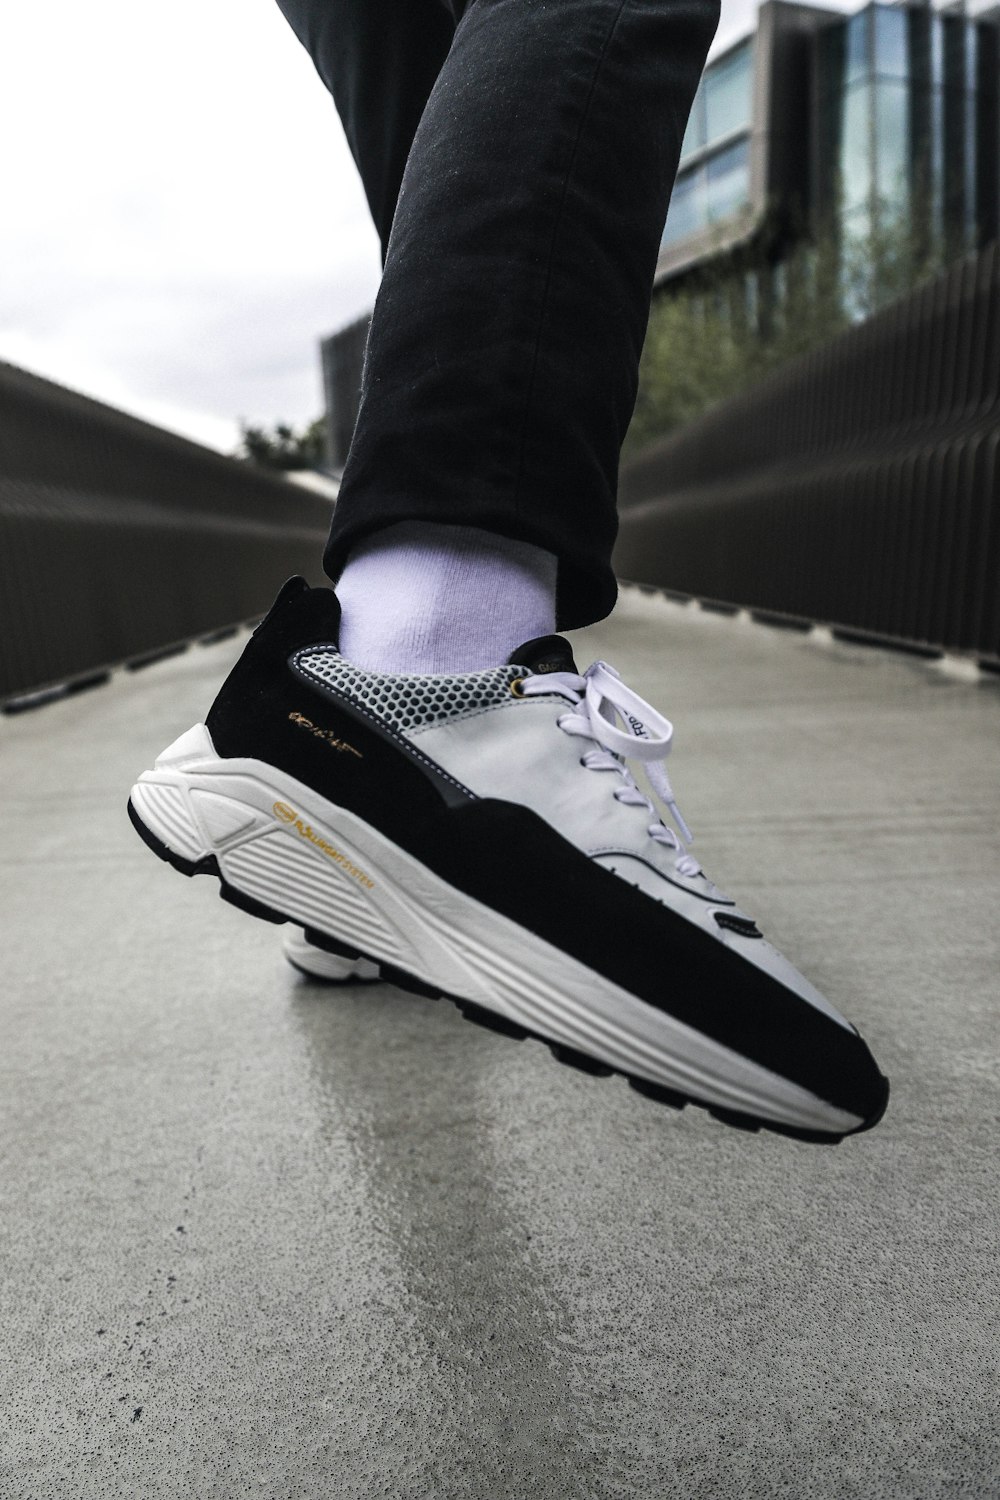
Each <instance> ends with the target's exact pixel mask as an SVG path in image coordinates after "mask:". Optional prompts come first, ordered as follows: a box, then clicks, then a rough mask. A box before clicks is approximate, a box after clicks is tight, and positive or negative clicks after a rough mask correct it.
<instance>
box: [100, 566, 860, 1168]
mask: <svg viewBox="0 0 1000 1500" xmlns="http://www.w3.org/2000/svg"><path fill="white" fill-rule="evenodd" d="M338 625H339V606H338V604H337V601H336V597H335V595H334V594H333V592H332V591H331V590H330V589H322V588H321V589H310V588H309V587H308V585H307V584H306V583H305V582H304V581H303V580H302V579H292V580H291V581H290V582H289V583H287V584H286V585H285V586H284V588H283V589H282V590H281V592H280V594H279V595H278V598H277V600H276V601H275V603H274V605H273V607H272V609H271V611H270V613H269V614H268V616H267V618H266V619H265V620H264V621H263V622H262V624H261V625H260V626H258V628H257V630H256V631H255V633H254V635H253V638H252V639H251V640H250V642H249V643H248V645H247V647H246V650H245V651H244V653H243V656H242V657H241V659H240V660H239V662H238V663H237V664H236V666H235V668H234V669H233V671H232V673H231V674H230V676H229V678H228V679H227V681H226V682H225V683H224V684H223V687H222V689H221V691H220V693H219V695H218V697H217V698H216V700H215V703H214V704H213V705H212V708H211V710H210V711H209V714H208V717H207V719H206V722H205V723H204V724H196V725H195V726H194V728H192V729H189V730H188V731H187V732H186V733H185V734H182V735H181V737H180V738H179V739H178V740H176V741H175V742H174V743H173V744H172V745H170V746H169V747H168V748H167V749H166V750H164V752H163V754H162V755H160V756H159V758H158V759H157V761H156V765H155V767H154V769H153V770H151V771H146V772H144V773H143V774H142V775H141V776H140V778H139V780H138V782H137V783H136V785H135V786H134V787H133V789H132V796H131V799H130V803H129V812H130V816H131V818H132V821H133V823H134V824H135V827H136V829H137V830H138V832H139V833H140V834H141V836H142V837H143V838H144V839H145V841H146V842H147V843H148V844H149V845H150V847H151V848H152V849H153V850H154V851H155V852H156V853H158V854H159V855H161V856H162V857H163V858H164V859H166V860H168V861H169V862H170V863H171V864H172V865H174V866H175V867H176V868H178V869H180V870H182V871H183V872H184V873H185V874H188V875H193V874H199V873H211V874H214V875H217V876H218V877H219V878H220V881H221V894H222V895H223V896H224V897H225V898H226V899H227V900H230V901H232V902H234V903H235V904H236V905H237V906H240V907H243V908H244V909H245V910H247V911H250V912H252V913H253V914H254V915H256V916H261V917H266V918H269V919H270V920H272V921H278V922H282V921H291V922H293V923H295V924H297V925H298V926H301V927H302V928H304V929H305V932H306V936H307V937H308V939H309V940H310V941H311V942H312V944H313V945H314V946H318V947H320V948H324V949H326V950H327V951H329V952H331V953H333V954H334V955H336V956H337V957H339V958H342V959H350V960H353V959H357V958H359V957H363V958H365V959H367V960H369V961H370V962H372V963H377V964H378V965H379V967H380V969H381V972H382V975H383V977H384V978H386V979H389V980H392V981H394V982H396V983H398V984H401V985H402V986H403V987H404V988H410V989H414V990H416V991H417V992H418V993H421V994H431V995H446V996H448V997H450V998H452V999H454V1000H455V1001H456V1002H457V1003H458V1005H459V1006H460V1008H461V1009H462V1010H463V1011H464V1012H465V1014H467V1015H469V1016H470V1017H471V1018H472V1019H476V1020H481V1021H484V1022H485V1023H486V1024H489V1025H492V1026H494V1027H496V1028H497V1029H499V1030H502V1031H507V1032H510V1033H512V1034H514V1035H515V1036H521V1037H523V1036H526V1035H533V1036H537V1037H540V1038H542V1039H544V1040H545V1041H547V1042H548V1043H549V1044H550V1045H551V1046H552V1050H553V1052H554V1053H555V1054H556V1056H557V1057H558V1058H559V1059H560V1060H562V1061H566V1062H571V1063H575V1064H576V1065H578V1066H581V1067H583V1068H585V1069H586V1070H587V1071H590V1072H594V1073H608V1072H620V1073H623V1074H625V1075H626V1076H627V1077H628V1079H629V1080H630V1082H631V1083H632V1084H633V1085H634V1086H635V1087H636V1088H637V1089H638V1090H639V1091H640V1092H642V1093H644V1094H648V1095H651V1096H653V1097H654V1098H659V1099H662V1100H664V1101H665V1102H667V1103H670V1104H675V1105H680V1104H683V1103H686V1102H687V1101H689V1100H693V1101H696V1102H697V1103H699V1104H702V1105H705V1106H707V1107H708V1108H709V1109H710V1110H711V1112H712V1113H713V1114H715V1115H716V1116H718V1117H719V1118H721V1119H723V1120H726V1121H727V1122H730V1123H733V1124H737V1125H743V1126H749V1127H750V1128H757V1127H758V1126H760V1125H766V1126H768V1127H770V1128H772V1129H776V1130H779V1131H784V1132H786V1133H791V1134H794V1135H798V1136H801V1137H804V1138H806V1139H810V1140H825V1141H829V1140H837V1139H840V1138H841V1137H842V1136H844V1135H848V1134H850V1133H852V1132H854V1131H859V1130H864V1129H866V1128H868V1127H870V1126H872V1125H874V1124H875V1123H876V1122H877V1121H878V1120H879V1119H880V1118H881V1116H882V1114H883V1112H884V1109H885V1105H886V1101H887V1098H888V1083H887V1081H886V1079H885V1078H883V1076H882V1074H881V1073H880V1072H879V1069H878V1067H877V1066H876V1063H875V1061H874V1059H873V1058H872V1055H871V1053H870V1052H869V1050H868V1048H867V1047H866V1045H865V1043H864V1042H863V1040H862V1039H861V1037H860V1035H859V1034H858V1032H857V1031H856V1029H855V1028H854V1027H853V1026H851V1025H850V1024H849V1023H848V1022H847V1021H845V1020H844V1019H843V1017H842V1016H840V1015H839V1014H838V1012H837V1011H836V1010H834V1009H833V1007H832V1006H831V1005H830V1004H829V1003H828V1002H827V1001H826V1000H825V999H824V998H823V997H822V995H820V994H819V993H818V992H817V991H816V990H815V989H814V988H813V987H812V985H810V984H809V982H808V981H807V980H805V979H804V978H803V977H802V976H801V975H800V974H798V973H797V972H796V970H795V969H794V968H793V967H792V966H791V964H790V963H789V962H788V961H787V960H786V959H785V958H783V957H782V956H781V954H780V953H778V952H777V951H776V950H775V949H774V948H773V947H771V945H770V944H769V943H767V942H766V941H765V940H764V938H763V937H762V936H761V934H760V932H759V931H758V929H757V927H756V926H755V924H754V923H753V921H752V920H751V919H750V918H749V917H747V916H745V915H744V914H743V913H742V912H741V911H739V910H737V908H736V907H735V906H734V905H733V903H732V902H731V901H730V900H729V899H728V898H727V897H726V896H724V895H723V894H722V892H721V891H719V890H717V889H716V887H715V886H714V885H713V884H712V883H711V882H710V881H709V880H708V879H707V878H706V876H705V875H704V874H703V872H702V871H701V870H700V868H699V866H698V864H697V863H696V861H695V860H694V859H693V858H692V857H691V855H690V854H688V853H687V852H686V849H685V847H684V844H685V842H686V841H687V839H688V837H689V836H688V834H687V830H686V829H685V826H684V823H683V820H682V819H681V817H680V814H679V812H678V810H677V807H676V803H675V801H674V796H673V792H672V790H671V788H670V783H669V781H668V780H667V776H666V772H665V769H664V764H663V762H664V758H665V756H666V754H667V751H668V749H669V746H670V738H671V733H672V730H671V726H670V724H669V723H668V722H667V721H666V720H665V719H663V718H661V717H660V716H659V715H658V714H657V713H656V712H655V711H654V710H653V709H651V708H650V707H649V705H648V704H646V703H644V702H643V701H642V699H641V698H639V697H638V696H637V695H636V694H635V693H633V692H631V691H630V690H629V689H628V688H627V687H626V686H625V685H624V683H622V681H621V679H620V678H619V677H618V674H617V673H616V672H614V671H613V670H612V669H611V668H610V667H608V666H607V665H606V664H605V663H603V662H597V663H596V664H595V665H593V666H591V667H590V668H588V670H587V671H586V672H585V673H583V674H582V675H581V674H580V673H578V671H577V669H576V666H575V665H574V663H573V659H572V655H571V651H570V647H569V645H568V643H567V642H566V641H564V640H562V639H561V638H560V637H558V636H549V637H546V638H545V639H543V640H538V641H532V642H529V643H528V644H526V645H525V646H523V647H521V648H520V649H519V650H518V651H516V652H515V653H514V655H513V657H512V660H511V663H510V664H509V665H507V666H502V667H496V668H494V669H492V670H489V671H483V672H472V673H468V674H465V675H462V676H387V675H378V674H373V673H369V672H365V671H362V670H361V669H359V668H358V667H355V666H353V665H352V664H351V663H350V662H348V661H346V660H345V659H344V658H343V657H342V656H341V655H340V653H339V652H338V650H337V645H336V641H337V632H338ZM628 760H634V761H640V762H642V763H643V764H644V766H645V769H646V773H647V776H648V778H649V781H650V785H651V787H652V789H653V791H654V793H655V794H656V795H657V797H658V798H659V799H660V800H661V801H662V802H663V803H664V804H665V807H666V808H668V809H669V810H670V813H671V817H672V819H673V821H674V822H675V824H676V825H677V828H678V832H679V834H680V837H678V834H677V833H675V832H673V830H672V829H670V828H668V827H667V826H666V825H665V824H664V823H663V822H662V821H661V819H660V816H659V814H658V813H657V812H656V811H655V810H654V804H653V802H652V800H651V799H650V798H649V797H647V796H645V795H644V794H643V792H642V791H641V790H640V789H639V787H638V786H637V784H636V782H635V780H634V779H633V777H632V776H631V774H630V773H629V771H628V769H627V766H626V761H628Z"/></svg>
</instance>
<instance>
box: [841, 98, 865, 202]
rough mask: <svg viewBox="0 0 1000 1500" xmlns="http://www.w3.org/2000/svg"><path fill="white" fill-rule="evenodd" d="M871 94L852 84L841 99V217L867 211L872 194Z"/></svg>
mask: <svg viewBox="0 0 1000 1500" xmlns="http://www.w3.org/2000/svg"><path fill="white" fill-rule="evenodd" d="M871 138H872V90H871V86H870V85H869V84H867V83H861V84H855V85H854V87H853V88H851V89H848V91H847V93H846V95H845V96H844V124H843V130H842V134H841V146H840V176H841V189H842V193H843V201H842V203H841V207H842V208H843V210H844V212H845V213H851V212H852V211H853V210H854V209H857V208H861V207H867V206H868V204H869V203H870V202H871V192H872V152H871Z"/></svg>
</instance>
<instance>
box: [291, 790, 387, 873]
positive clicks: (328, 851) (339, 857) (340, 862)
mask: <svg viewBox="0 0 1000 1500" xmlns="http://www.w3.org/2000/svg"><path fill="white" fill-rule="evenodd" d="M271 811H272V812H273V813H274V816H275V817H276V818H277V820H278V822H279V823H283V824H284V825H285V827H286V828H290V829H291V828H294V829H295V832H296V833H297V834H298V836H299V838H301V839H306V840H307V842H308V843H310V844H312V845H313V846H314V847H315V848H316V849H318V850H319V851H320V853H321V854H325V855H326V857H327V859H332V860H333V862H334V864H335V865H337V866H338V867H339V868H340V869H341V870H343V872H344V874H345V875H350V877H351V879H352V880H356V881H357V882H358V884H359V885H363V886H364V887H365V889H366V890H369V891H373V890H374V889H375V882H374V880H372V879H371V878H370V876H368V875H366V874H365V872H364V870H359V869H358V867H357V865H356V864H352V862H351V861H350V860H349V859H348V858H347V855H346V854H341V852H340V850H339V849H335V848H334V847H333V845H332V844H328V843H327V841H326V839H323V838H320V836H319V834H318V833H317V832H316V830H315V828H313V827H311V826H310V825H309V824H308V823H304V822H303V821H302V819H301V818H300V817H299V815H298V813H297V812H296V811H295V808H294V807H289V805H288V803H287V802H275V804H274V806H273V807H272V809H271Z"/></svg>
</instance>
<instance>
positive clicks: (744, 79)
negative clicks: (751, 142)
mask: <svg viewBox="0 0 1000 1500" xmlns="http://www.w3.org/2000/svg"><path fill="white" fill-rule="evenodd" d="M752 73H753V54H752V49H751V47H750V44H749V42H747V43H745V44H744V45H743V46H742V47H738V48H737V49H736V51H735V52H732V53H730V55H729V56H728V57H726V58H723V59H722V61H721V62H718V63H716V64H715V65H714V66H713V67H710V68H708V69H707V70H706V72H705V83H704V87H705V114H706V132H707V134H706V139H707V141H708V143H709V144H710V143H711V142H712V141H717V140H720V139H721V137H722V136H724V135H729V134H731V133H732V131H734V130H749V128H750V113H751V99H752V81H753V78H752Z"/></svg>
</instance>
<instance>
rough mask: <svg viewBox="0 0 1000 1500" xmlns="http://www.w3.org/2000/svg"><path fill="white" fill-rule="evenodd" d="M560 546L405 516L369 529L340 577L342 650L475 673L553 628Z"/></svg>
mask: <svg viewBox="0 0 1000 1500" xmlns="http://www.w3.org/2000/svg"><path fill="white" fill-rule="evenodd" d="M556 572H557V559H556V557H555V554H554V553H552V552H547V551H545V550H544V549H543V548H541V547H535V546H533V545H532V544H531V543H530V542H521V541H515V540H512V539H511V538H509V537H505V536H499V535H497V534H496V533H494V532H490V531H483V530H480V529H479V528H477V527H472V526H450V525H444V524H438V523H436V522H429V521H403V522H399V523H397V524H396V525H393V526H389V527H386V528H385V529H384V530H382V531H378V532H375V533H373V534H372V535H371V536H368V537H365V538H364V539H363V540H362V541H361V542H359V543H358V545H357V546H356V547H355V548H354V549H353V550H352V552H351V554H350V556H349V558H348V560H347V563H346V564H345V566H344V569H343V572H342V573H341V575H340V578H339V580H338V582H337V584H336V593H337V598H338V599H339V601H340V606H341V630H340V650H341V652H342V654H343V655H344V656H345V657H346V658H347V660H348V661H351V662H353V663H355V665H357V666H359V667H363V668H364V669H365V670H367V671H372V672H402V673H418V672H428V673H455V672H475V671H479V670H482V669H485V668H487V667H493V666H498V665H500V664H501V663H502V662H505V661H506V660H507V659H508V657H509V656H510V653H511V652H512V651H514V650H515V649H516V648H517V646H519V645H520V644H522V642H524V641H527V640H532V639H534V638H536V637H538V636H544V635H551V634H552V633H553V632H554V630H555V619H556Z"/></svg>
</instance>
